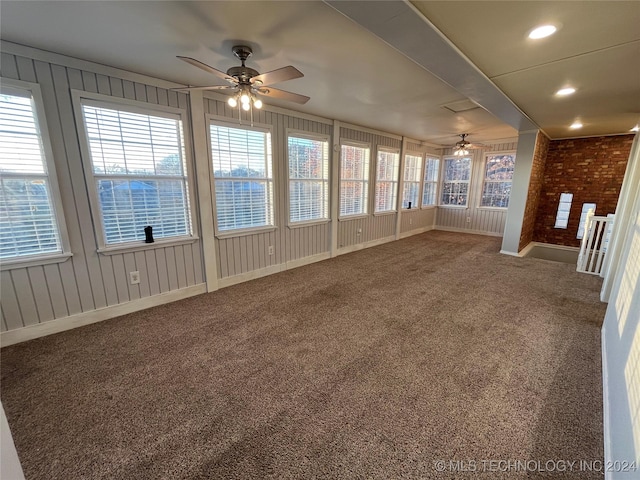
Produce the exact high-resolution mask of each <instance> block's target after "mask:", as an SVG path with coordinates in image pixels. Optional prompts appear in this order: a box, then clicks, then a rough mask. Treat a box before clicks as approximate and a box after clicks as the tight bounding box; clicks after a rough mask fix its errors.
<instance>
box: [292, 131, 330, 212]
mask: <svg viewBox="0 0 640 480" xmlns="http://www.w3.org/2000/svg"><path fill="white" fill-rule="evenodd" d="M288 147H289V148H288V153H289V157H288V158H289V220H290V221H291V222H292V223H294V222H311V221H314V220H326V219H328V218H329V142H328V141H327V140H325V139H322V140H320V139H314V138H306V137H297V136H289V139H288Z"/></svg>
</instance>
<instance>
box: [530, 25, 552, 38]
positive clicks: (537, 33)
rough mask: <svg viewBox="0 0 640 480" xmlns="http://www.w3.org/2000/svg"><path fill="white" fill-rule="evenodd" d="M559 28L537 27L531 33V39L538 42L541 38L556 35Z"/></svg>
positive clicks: (550, 26)
mask: <svg viewBox="0 0 640 480" xmlns="http://www.w3.org/2000/svg"><path fill="white" fill-rule="evenodd" d="M556 30H557V28H556V27H554V26H553V25H542V26H540V27H536V28H534V29H533V30H531V32H530V33H529V38H532V39H533V40H537V39H539V38H544V37H548V36H549V35H553V34H554V33H556Z"/></svg>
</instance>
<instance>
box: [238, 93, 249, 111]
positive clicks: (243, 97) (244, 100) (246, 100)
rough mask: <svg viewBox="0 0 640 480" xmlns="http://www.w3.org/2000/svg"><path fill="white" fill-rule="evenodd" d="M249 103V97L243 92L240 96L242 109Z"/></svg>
mask: <svg viewBox="0 0 640 480" xmlns="http://www.w3.org/2000/svg"><path fill="white" fill-rule="evenodd" d="M250 101H251V97H250V96H249V94H248V93H246V92H243V93H242V95H240V103H242V106H243V107H244V106H245V105H249V102H250ZM245 110H248V108H245Z"/></svg>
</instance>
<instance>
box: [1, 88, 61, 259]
mask: <svg viewBox="0 0 640 480" xmlns="http://www.w3.org/2000/svg"><path fill="white" fill-rule="evenodd" d="M64 228H65V227H64V217H63V214H62V207H61V202H60V195H59V189H58V186H57V182H56V176H55V171H54V165H53V158H52V153H51V148H50V146H49V144H48V135H47V132H46V123H45V119H44V112H43V111H42V99H41V96H40V90H39V87H38V85H35V84H28V83H26V82H18V81H9V80H5V79H2V86H1V87H0V259H1V260H2V261H3V262H8V263H15V262H16V261H28V260H36V259H39V258H46V257H53V256H56V255H62V254H63V253H65V252H68V247H67V245H66V243H67V242H66V232H65V230H64Z"/></svg>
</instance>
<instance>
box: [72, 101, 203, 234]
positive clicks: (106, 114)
mask: <svg viewBox="0 0 640 480" xmlns="http://www.w3.org/2000/svg"><path fill="white" fill-rule="evenodd" d="M82 112H83V118H84V122H85V127H86V132H87V138H88V141H89V151H90V157H91V167H92V173H93V176H94V181H95V185H96V190H97V195H98V204H99V207H100V219H101V221H102V230H103V234H104V244H105V245H106V246H112V245H118V244H122V243H127V242H134V241H141V240H144V238H145V233H144V228H145V227H146V226H151V227H153V236H154V238H171V237H184V236H189V235H191V216H190V209H189V194H188V183H187V173H186V165H185V153H184V147H183V146H184V141H183V133H182V122H181V120H180V118H179V117H178V116H174V115H171V116H166V117H165V116H159V115H147V114H143V113H137V112H131V111H126V110H120V109H115V108H109V107H104V106H97V105H94V104H89V103H86V104H83V105H82Z"/></svg>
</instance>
